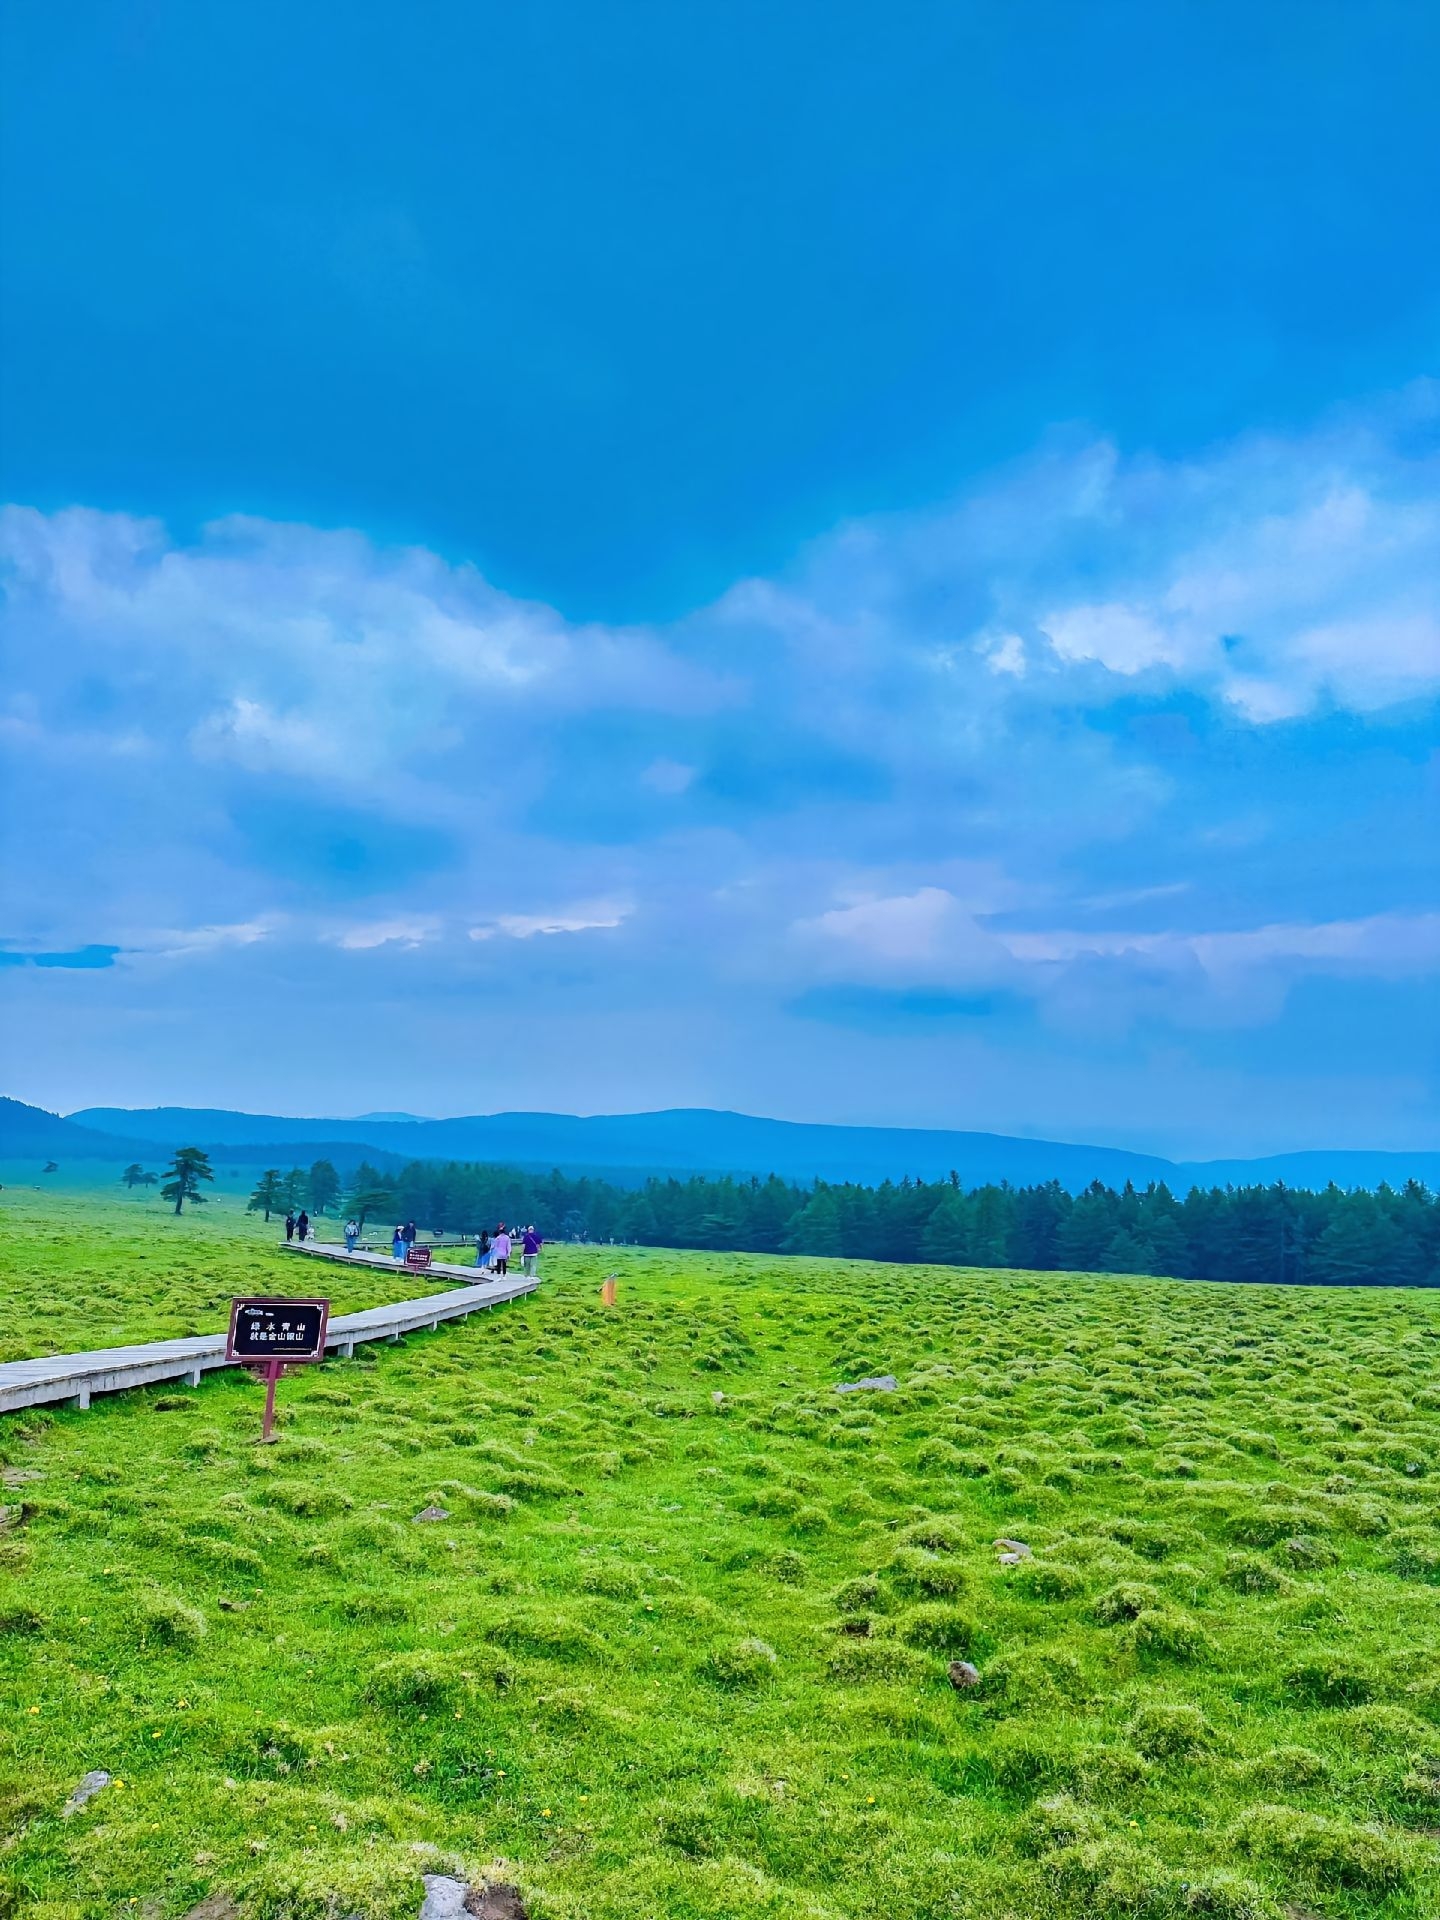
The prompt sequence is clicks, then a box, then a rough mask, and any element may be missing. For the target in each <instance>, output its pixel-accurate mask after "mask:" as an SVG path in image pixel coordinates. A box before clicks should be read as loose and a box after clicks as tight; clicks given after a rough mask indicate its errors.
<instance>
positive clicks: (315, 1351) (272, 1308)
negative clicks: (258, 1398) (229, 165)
mask: <svg viewBox="0 0 1440 1920" xmlns="http://www.w3.org/2000/svg"><path fill="white" fill-rule="evenodd" d="M329 1324H330V1302H329V1301H328V1300H270V1299H263V1298H262V1299H256V1300H232V1301H231V1302H230V1337H229V1340H228V1341H227V1342H226V1346H225V1358H226V1359H227V1360H238V1361H240V1362H241V1364H242V1365H244V1366H247V1367H252V1368H253V1369H254V1370H255V1371H256V1372H257V1373H259V1374H260V1375H261V1377H262V1378H263V1379H264V1381H265V1421H264V1425H263V1427H262V1428H261V1432H260V1437H261V1439H262V1440H268V1439H269V1438H270V1429H271V1428H272V1427H273V1426H274V1424H275V1382H276V1381H277V1380H278V1379H279V1378H280V1375H281V1374H282V1373H283V1372H284V1370H285V1368H286V1367H287V1366H294V1365H298V1364H313V1363H314V1362H316V1361H319V1360H323V1359H324V1358H325V1334H326V1330H327V1328H328V1327H329Z"/></svg>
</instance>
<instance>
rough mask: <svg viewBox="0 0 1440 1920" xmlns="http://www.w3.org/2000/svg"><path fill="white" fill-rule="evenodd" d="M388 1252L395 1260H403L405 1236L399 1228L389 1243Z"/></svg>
mask: <svg viewBox="0 0 1440 1920" xmlns="http://www.w3.org/2000/svg"><path fill="white" fill-rule="evenodd" d="M390 1252H391V1254H392V1256H393V1257H394V1258H395V1259H396V1260H403V1259H404V1258H405V1236H404V1234H403V1233H402V1232H401V1231H400V1229H399V1227H396V1229H395V1234H394V1238H393V1239H392V1240H391V1242H390Z"/></svg>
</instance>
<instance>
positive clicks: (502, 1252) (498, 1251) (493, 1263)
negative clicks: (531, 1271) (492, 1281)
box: [490, 1220, 510, 1273]
mask: <svg viewBox="0 0 1440 1920" xmlns="http://www.w3.org/2000/svg"><path fill="white" fill-rule="evenodd" d="M490 1271H491V1272H492V1273H509V1271H510V1232H509V1229H508V1228H507V1227H506V1225H505V1222H504V1221H503V1220H502V1221H501V1222H500V1224H499V1226H498V1227H497V1228H496V1229H495V1238H494V1241H493V1242H492V1243H491V1247H490Z"/></svg>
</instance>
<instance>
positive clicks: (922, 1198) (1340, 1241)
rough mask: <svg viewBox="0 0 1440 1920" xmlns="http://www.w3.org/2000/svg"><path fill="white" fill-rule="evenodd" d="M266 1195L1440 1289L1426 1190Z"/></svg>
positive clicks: (295, 1179) (309, 1183)
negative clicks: (1180, 1194)
mask: <svg viewBox="0 0 1440 1920" xmlns="http://www.w3.org/2000/svg"><path fill="white" fill-rule="evenodd" d="M270 1181H273V1182H277V1183H279V1186H278V1192H279V1194H280V1197H281V1198H283V1199H284V1200H285V1201H286V1203H287V1204H289V1205H308V1206H309V1208H310V1211H311V1212H312V1213H320V1212H328V1211H338V1210H342V1208H343V1211H344V1212H345V1213H347V1214H351V1215H354V1216H356V1217H357V1218H359V1219H360V1222H361V1225H362V1227H363V1226H364V1223H365V1220H366V1219H367V1218H369V1219H371V1220H375V1221H384V1222H387V1223H388V1222H389V1221H390V1220H392V1219H393V1220H396V1221H404V1220H415V1221H418V1222H419V1223H420V1225H421V1226H422V1227H424V1228H426V1229H428V1230H429V1231H430V1232H431V1233H433V1234H457V1233H463V1234H470V1233H474V1232H476V1231H478V1230H479V1228H481V1227H494V1226H495V1224H496V1223H497V1221H500V1220H505V1221H508V1222H509V1223H510V1224H511V1225H514V1224H515V1223H517V1222H529V1221H532V1220H533V1221H534V1222H535V1224H536V1226H538V1227H539V1229H540V1231H541V1232H542V1233H543V1234H544V1235H545V1236H546V1238H547V1239H552V1240H554V1239H563V1240H597V1241H608V1240H617V1241H625V1242H633V1243H636V1244H639V1245H641V1246H657V1247H660V1246H663V1247H692V1248H703V1249H708V1250H712V1251H729V1250H734V1251H745V1252H750V1253H805V1254H817V1255H824V1256H829V1257H832V1258H834V1257H839V1258H843V1259H873V1260H892V1261H901V1262H914V1261H933V1262H936V1263H938V1264H942V1265H955V1266H972V1267H1021V1268H1030V1269H1037V1270H1041V1271H1043V1270H1047V1269H1052V1270H1053V1269H1061V1270H1075V1271H1079V1272H1084V1273H1154V1274H1164V1275H1173V1276H1174V1277H1176V1278H1179V1279H1203V1280H1240V1281H1268V1282H1279V1283H1283V1284H1291V1283H1295V1282H1300V1281H1310V1282H1325V1283H1328V1284H1331V1285H1340V1286H1381V1285H1389V1286H1397V1285H1398V1286H1437V1285H1440V1201H1437V1198H1436V1196H1435V1195H1432V1194H1431V1193H1430V1191H1429V1189H1428V1188H1426V1187H1425V1186H1423V1185H1421V1184H1420V1183H1419V1182H1418V1181H1413V1180H1412V1181H1408V1182H1407V1183H1406V1185H1405V1186H1404V1187H1403V1188H1401V1189H1399V1190H1396V1189H1394V1188H1391V1187H1388V1186H1381V1187H1380V1188H1378V1189H1376V1190H1375V1191H1374V1192H1367V1191H1363V1190H1359V1191H1352V1192H1346V1191H1343V1190H1342V1189H1341V1188H1339V1187H1337V1186H1333V1185H1332V1186H1329V1187H1327V1188H1325V1189H1324V1191H1323V1192H1312V1191H1308V1190H1305V1189H1301V1188H1294V1187H1287V1186H1284V1185H1283V1184H1276V1185H1274V1186H1269V1187H1259V1186H1257V1187H1210V1188H1202V1187H1193V1188H1191V1190H1190V1192H1189V1193H1187V1194H1186V1195H1185V1196H1184V1198H1183V1199H1181V1198H1178V1197H1177V1196H1176V1195H1175V1194H1173V1193H1172V1192H1171V1191H1170V1189H1169V1188H1168V1187H1167V1186H1165V1185H1164V1184H1163V1183H1159V1182H1157V1183H1152V1184H1151V1185H1150V1186H1148V1187H1146V1188H1145V1189H1144V1190H1143V1191H1137V1190H1136V1189H1135V1188H1134V1187H1133V1186H1131V1185H1129V1184H1128V1183H1127V1185H1126V1186H1125V1187H1124V1188H1123V1189H1122V1190H1120V1191H1118V1192H1117V1191H1116V1189H1115V1188H1113V1187H1107V1186H1105V1185H1103V1184H1102V1182H1100V1181H1098V1180H1097V1181H1095V1182H1094V1184H1093V1185H1091V1186H1090V1187H1088V1188H1086V1190H1085V1191H1084V1192H1083V1193H1080V1194H1075V1195H1072V1194H1070V1193H1069V1192H1068V1191H1067V1190H1066V1189H1065V1188H1064V1187H1062V1186H1061V1185H1060V1183H1059V1182H1058V1181H1056V1180H1051V1181H1048V1182H1046V1183H1045V1184H1043V1185H1038V1186H1029V1187H1012V1186H1010V1185H1009V1184H1008V1183H1003V1184H1001V1185H998V1186H997V1185H993V1184H992V1185H986V1186H979V1187H969V1188H967V1187H966V1186H965V1185H964V1184H963V1182H962V1180H961V1178H960V1175H959V1174H958V1173H952V1174H951V1175H950V1176H949V1178H948V1179H945V1180H936V1181H925V1180H909V1179H906V1180H901V1181H898V1182H894V1181H889V1180H887V1181H885V1182H883V1183H882V1184H881V1185H879V1186H874V1187H867V1186H860V1185H856V1184H852V1183H846V1184H843V1185H837V1184H834V1183H832V1182H829V1181H823V1180H817V1181H815V1182H814V1183H813V1184H812V1185H808V1186H805V1185H799V1184H797V1183H795V1182H793V1181H787V1180H782V1179H780V1178H779V1177H778V1176H776V1175H774V1174H772V1175H771V1176H770V1177H769V1178H768V1179H763V1180H762V1179H760V1178H758V1177H756V1178H751V1179H735V1178H732V1177H728V1176H724V1177H706V1176H703V1175H694V1176H692V1177H690V1178H688V1179H678V1178H675V1177H671V1178H668V1179H661V1178H652V1179H650V1180H647V1181H646V1182H645V1184H644V1185H643V1186H642V1187H639V1188H638V1189H637V1188H625V1187H620V1186H616V1185H613V1184H612V1183H611V1182H609V1181H606V1180H602V1179H598V1178H594V1177H591V1176H587V1175H580V1176H573V1177H572V1176H569V1175H566V1174H563V1173H560V1172H559V1171H556V1172H553V1173H548V1174H535V1173H526V1172H523V1171H521V1170H519V1169H516V1168H514V1167H503V1166H489V1165H478V1164H474V1163H471V1162H457V1161H446V1162H438V1161H420V1160H417V1161H414V1162H412V1163H411V1164H410V1165H409V1166H407V1167H404V1168H402V1169H401V1170H400V1172H398V1173H393V1174H392V1173H382V1172H380V1171H379V1170H378V1169H377V1168H375V1167H372V1166H369V1165H368V1164H366V1163H365V1162H363V1161H362V1162H361V1163H360V1165H359V1166H358V1167H356V1168H355V1170H354V1173H353V1175H352V1176H351V1178H350V1181H349V1183H348V1185H346V1186H345V1187H344V1189H343V1191H342V1189H341V1183H340V1180H339V1176H338V1175H337V1174H336V1171H335V1169H334V1167H333V1166H331V1164H330V1162H329V1161H317V1162H316V1164H315V1166H314V1167H313V1168H311V1169H310V1171H309V1173H308V1174H306V1173H303V1172H302V1171H301V1170H300V1169H298V1168H297V1169H295V1170H294V1172H293V1173H292V1174H291V1175H289V1176H288V1177H282V1176H281V1175H280V1174H279V1173H278V1172H277V1171H276V1170H275V1169H271V1170H270V1171H269V1172H267V1174H266V1175H265V1176H264V1177H263V1179H262V1182H261V1184H260V1186H258V1187H257V1189H256V1194H255V1196H254V1197H253V1198H252V1200H251V1203H250V1204H251V1205H252V1206H256V1207H259V1206H261V1205H264V1204H265V1200H264V1194H266V1193H268V1192H270V1191H272V1189H271V1188H268V1187H267V1186H266V1184H265V1183H266V1182H270ZM332 1185H333V1192H332ZM278 1204H279V1203H278V1201H277V1200H272V1201H271V1202H270V1205H271V1209H272V1210H275V1209H276V1208H277V1206H278ZM267 1217H268V1216H267Z"/></svg>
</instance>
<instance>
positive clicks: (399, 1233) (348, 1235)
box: [285, 1207, 545, 1280]
mask: <svg viewBox="0 0 1440 1920" xmlns="http://www.w3.org/2000/svg"><path fill="white" fill-rule="evenodd" d="M309 1237H310V1216H309V1214H308V1213H306V1211H305V1210H304V1208H303V1207H302V1208H301V1210H300V1212H299V1213H298V1214H297V1213H296V1212H295V1210H294V1208H293V1207H292V1208H291V1210H290V1211H289V1213H287V1214H286V1216H285V1238H286V1239H287V1240H300V1241H305V1240H307V1239H308V1238H309ZM415 1237H416V1228H415V1222H414V1221H413V1220H407V1221H406V1222H405V1224H404V1226H403V1227H398V1226H397V1227H396V1229H395V1231H394V1233H393V1234H392V1235H391V1237H390V1251H391V1254H392V1255H393V1256H394V1258H395V1259H397V1260H403V1259H405V1257H406V1255H407V1254H408V1253H409V1252H410V1249H411V1248H412V1247H413V1246H414V1244H415ZM359 1238H360V1222H359V1221H358V1220H347V1221H346V1222H345V1251H346V1252H347V1253H354V1251H355V1242H356V1241H357V1240H358V1239H359ZM517 1238H518V1239H519V1242H520V1263H521V1266H522V1268H523V1270H524V1272H525V1275H526V1277H527V1278H528V1279H531V1280H533V1279H534V1278H535V1274H536V1269H537V1267H538V1265H539V1260H540V1249H541V1247H543V1246H544V1244H545V1241H544V1238H543V1237H542V1236H541V1235H540V1234H538V1233H537V1232H536V1231H535V1228H534V1225H533V1224H532V1225H530V1226H528V1227H524V1228H521V1229H517V1232H516V1233H515V1234H512V1233H511V1232H510V1229H509V1228H508V1227H507V1226H506V1225H505V1222H504V1221H503V1220H502V1221H501V1222H500V1224H499V1226H498V1227H496V1229H495V1231H494V1233H493V1234H492V1233H489V1232H487V1231H486V1230H485V1229H483V1228H482V1229H481V1231H480V1232H479V1233H477V1234H476V1236H475V1266H476V1269H477V1271H478V1272H480V1273H503V1274H508V1273H509V1271H510V1256H511V1255H512V1253H513V1252H514V1250H515V1241H516V1239H517Z"/></svg>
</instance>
